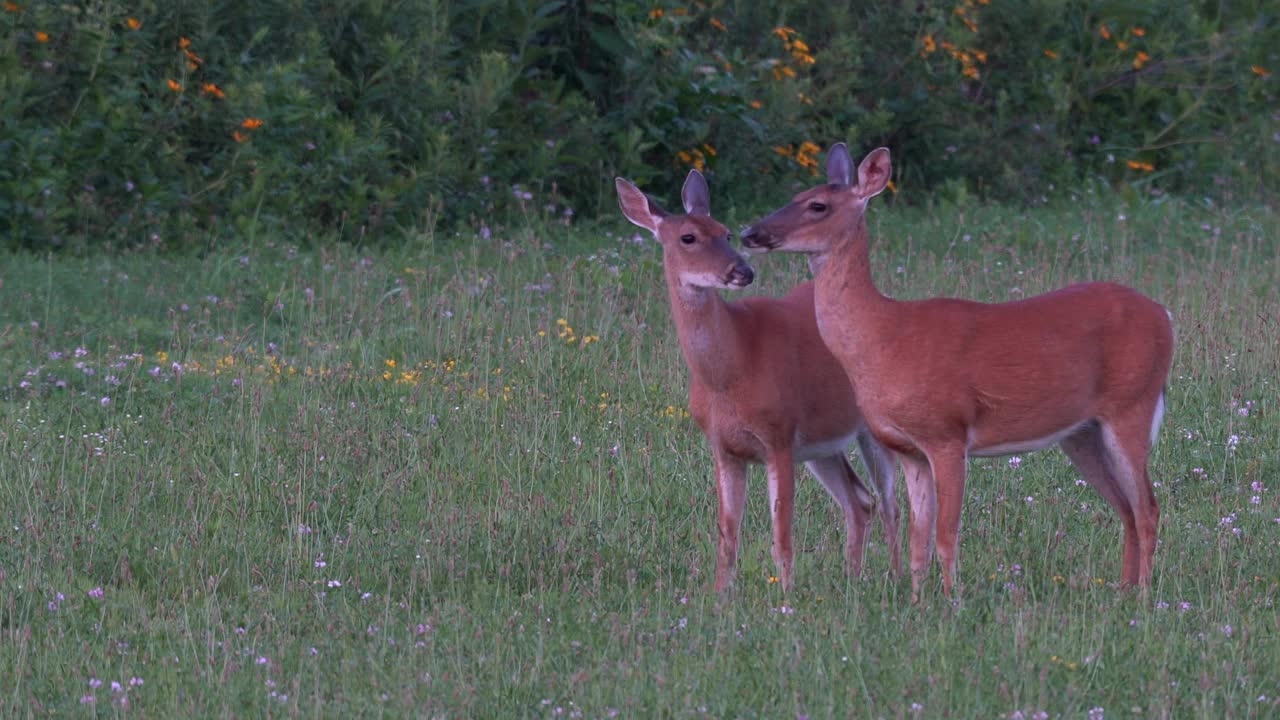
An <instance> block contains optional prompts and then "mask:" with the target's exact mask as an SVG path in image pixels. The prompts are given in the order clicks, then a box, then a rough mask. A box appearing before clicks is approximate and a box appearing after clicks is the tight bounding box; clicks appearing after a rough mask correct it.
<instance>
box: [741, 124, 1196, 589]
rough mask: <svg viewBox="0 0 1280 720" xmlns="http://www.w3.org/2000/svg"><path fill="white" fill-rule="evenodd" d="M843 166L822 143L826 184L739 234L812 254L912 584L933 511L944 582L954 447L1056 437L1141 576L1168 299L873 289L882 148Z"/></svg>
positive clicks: (825, 324) (1037, 442) (1152, 513)
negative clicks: (891, 501) (906, 526)
mask: <svg viewBox="0 0 1280 720" xmlns="http://www.w3.org/2000/svg"><path fill="white" fill-rule="evenodd" d="M852 173H853V163H852V161H851V160H850V158H849V151H848V150H847V149H846V148H845V146H844V144H843V143H840V144H837V145H835V146H833V147H832V148H831V152H830V154H829V155H828V157H827V184H825V185H819V186H817V187H814V188H811V189H809V190H806V191H804V192H802V193H800V194H799V195H796V196H795V198H794V199H793V200H792V201H791V204H789V205H787V206H785V207H783V208H781V209H779V210H777V211H776V212H774V213H773V214H771V215H769V216H768V217H766V218H764V219H763V220H761V221H760V222H758V223H756V224H755V225H754V226H752V227H750V228H748V229H746V230H745V231H744V232H743V234H742V240H743V244H744V245H745V246H747V247H748V248H754V249H762V250H782V251H790V252H800V253H808V254H810V255H811V256H812V257H811V264H812V265H813V267H814V268H815V269H816V272H817V280H816V285H817V292H816V297H817V306H816V310H817V317H818V328H819V330H820V331H821V334H822V339H823V340H824V341H825V342H826V344H827V347H829V348H830V349H831V351H832V352H833V353H834V354H835V356H836V357H837V358H839V360H840V363H841V364H842V365H843V366H844V369H845V371H846V372H847V373H848V375H849V379H850V381H851V382H852V383H853V387H854V392H855V393H856V394H857V397H858V404H859V407H861V409H862V413H863V415H864V416H865V417H866V420H867V423H868V425H869V426H870V428H871V431H872V432H873V433H874V434H875V436H876V438H877V439H878V440H879V441H880V442H881V443H882V444H883V445H885V446H886V447H888V448H890V449H892V450H893V451H895V452H896V453H897V455H898V458H899V459H900V460H901V462H902V463H903V469H904V472H905V474H906V477H907V492H908V496H909V498H910V503H911V521H910V552H911V574H912V590H913V594H914V595H915V597H916V598H918V597H919V591H920V583H921V581H922V580H923V577H924V574H925V573H926V572H927V570H928V564H929V559H930V557H931V555H932V538H931V535H932V531H933V529H934V520H935V513H936V519H937V542H938V556H939V560H940V561H941V563H942V581H943V588H944V590H945V592H946V593H947V594H950V592H951V587H952V583H953V582H954V578H955V572H956V545H957V542H958V540H959V531H960V508H961V500H962V498H963V494H964V483H965V460H966V459H967V458H968V457H970V456H992V455H1007V454H1011V453H1017V452H1025V451H1030V450H1036V449H1039V448H1043V447H1046V446H1048V445H1052V444H1054V443H1057V444H1058V445H1060V446H1061V447H1062V449H1063V450H1064V451H1065V452H1066V454H1067V457H1069V458H1070V459H1071V461H1072V462H1073V463H1074V464H1075V466H1076V467H1077V468H1078V469H1079V470H1080V473H1081V474H1082V475H1083V476H1084V478H1085V480H1087V481H1088V482H1089V484H1091V485H1092V486H1093V487H1094V488H1095V489H1096V490H1097V491H1098V492H1099V493H1100V494H1101V495H1102V497H1103V498H1105V499H1106V500H1107V502H1108V503H1110V504H1111V506H1112V507H1113V508H1115V510H1116V512H1117V513H1119V515H1120V521H1121V522H1122V523H1123V524H1124V566H1123V580H1124V582H1125V583H1126V584H1129V585H1143V586H1146V585H1149V584H1150V582H1151V563H1152V558H1153V555H1154V553H1155V549H1156V526H1157V524H1158V521H1159V512H1160V511H1159V508H1158V507H1157V505H1156V500H1155V496H1154V494H1153V493H1152V489H1151V482H1150V480H1149V479H1148V477H1147V461H1148V455H1149V453H1150V450H1151V446H1152V444H1153V443H1154V442H1155V438H1156V433H1157V431H1158V430H1159V428H1160V420H1161V417H1162V415H1163V414H1164V385H1165V381H1166V379H1167V377H1168V375H1169V366H1170V363H1171V359H1172V354H1173V325H1172V319H1171V317H1170V315H1169V313H1168V311H1166V310H1165V309H1164V307H1162V306H1161V305H1159V304H1157V303H1156V302H1154V301H1152V300H1150V299H1148V298H1147V297H1145V296H1143V295H1142V294H1140V293H1138V292H1137V291H1135V290H1132V289H1130V288H1127V287H1124V286H1121V285H1115V284H1112V283H1086V284H1079V285H1072V286H1070V287H1066V288H1063V289H1061V290H1057V291H1055V292H1051V293H1048V294H1045V295H1040V296H1038V297H1033V298H1028V299H1026V300H1020V301H1017V302H1007V303H997V304H984V303H978V302H971V301H967V300H956V299H943V298H936V299H930V300H918V301H908V302H903V301H897V300H893V299H891V298H887V297H885V296H884V295H881V294H880V292H879V291H878V290H876V286H875V284H874V283H873V282H872V279H871V266H870V262H869V259H868V255H867V222H866V216H865V213H866V207H867V201H869V200H870V199H871V198H872V197H874V196H875V195H877V194H879V193H880V191H882V190H883V189H884V188H885V185H886V184H887V183H888V181H889V151H888V150H886V149H884V148H880V149H877V150H873V151H872V152H871V153H870V154H869V155H867V157H866V159H865V160H863V161H862V164H861V165H860V166H859V167H858V176H857V184H854V183H853V179H854V178H853V176H852ZM762 381H763V382H771V381H770V380H766V379H763V378H762Z"/></svg>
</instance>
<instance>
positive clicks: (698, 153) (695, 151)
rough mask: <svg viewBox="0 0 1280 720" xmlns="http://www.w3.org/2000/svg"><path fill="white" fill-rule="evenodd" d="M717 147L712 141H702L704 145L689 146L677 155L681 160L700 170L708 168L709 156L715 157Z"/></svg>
mask: <svg viewBox="0 0 1280 720" xmlns="http://www.w3.org/2000/svg"><path fill="white" fill-rule="evenodd" d="M715 156H716V149H715V147H713V146H712V145H711V144H710V143H702V147H694V148H689V149H688V150H681V151H680V152H678V153H676V157H677V158H679V160H680V162H682V163H684V164H685V165H688V166H689V167H691V168H694V169H695V170H697V171H698V172H703V171H705V170H706V169H707V158H709V157H715Z"/></svg>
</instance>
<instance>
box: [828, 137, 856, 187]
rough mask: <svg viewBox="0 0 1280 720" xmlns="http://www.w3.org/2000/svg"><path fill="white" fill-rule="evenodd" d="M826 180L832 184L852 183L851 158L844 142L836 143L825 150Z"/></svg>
mask: <svg viewBox="0 0 1280 720" xmlns="http://www.w3.org/2000/svg"><path fill="white" fill-rule="evenodd" d="M827 182H829V183H831V184H833V185H852V184H853V159H852V158H850V157H849V148H847V147H845V144H844V143H836V144H835V145H832V146H831V149H830V150H828V151H827Z"/></svg>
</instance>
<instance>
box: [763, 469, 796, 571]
mask: <svg viewBox="0 0 1280 720" xmlns="http://www.w3.org/2000/svg"><path fill="white" fill-rule="evenodd" d="M767 467H768V475H769V517H770V518H771V519H772V520H773V564H774V566H775V567H777V569H778V579H779V580H781V582H782V589H783V590H790V589H791V584H792V564H793V557H794V553H793V552H792V548H791V520H792V518H793V516H794V515H795V502H796V478H795V472H796V468H795V463H794V462H793V460H792V454H791V449H790V448H786V449H784V450H776V451H774V453H773V454H772V457H770V458H769V461H768V466H767Z"/></svg>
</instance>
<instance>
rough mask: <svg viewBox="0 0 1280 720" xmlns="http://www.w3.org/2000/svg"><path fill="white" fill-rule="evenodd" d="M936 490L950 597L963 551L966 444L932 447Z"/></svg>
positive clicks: (945, 583) (944, 581)
mask: <svg viewBox="0 0 1280 720" xmlns="http://www.w3.org/2000/svg"><path fill="white" fill-rule="evenodd" d="M929 466H930V468H931V469H932V471H933V485H934V492H935V493H937V502H938V561H939V562H940V563H941V564H942V591H943V593H945V594H946V595H947V596H948V597H949V596H950V595H951V589H952V587H953V586H954V585H955V579H956V569H957V567H958V563H959V552H960V511H961V510H962V509H963V508H964V481H965V471H966V469H967V468H966V467H965V450H964V448H963V447H954V448H935V449H931V450H930V451H929Z"/></svg>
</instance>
